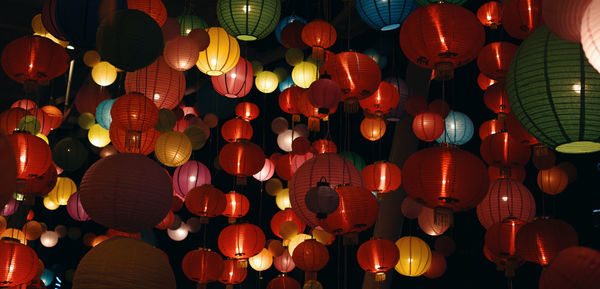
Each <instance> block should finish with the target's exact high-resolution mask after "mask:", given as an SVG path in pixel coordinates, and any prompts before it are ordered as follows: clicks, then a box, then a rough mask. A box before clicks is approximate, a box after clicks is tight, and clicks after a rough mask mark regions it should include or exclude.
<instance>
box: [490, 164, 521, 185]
mask: <svg viewBox="0 0 600 289" xmlns="http://www.w3.org/2000/svg"><path fill="white" fill-rule="evenodd" d="M488 176H489V177H490V182H494V181H495V180H497V179H504V178H509V179H513V180H516V181H518V182H520V183H523V181H525V177H526V172H525V167H522V166H516V167H502V168H499V167H493V166H489V167H488Z"/></svg>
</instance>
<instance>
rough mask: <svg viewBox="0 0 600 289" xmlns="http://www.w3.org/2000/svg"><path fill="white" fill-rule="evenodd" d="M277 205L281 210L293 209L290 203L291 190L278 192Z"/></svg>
mask: <svg viewBox="0 0 600 289" xmlns="http://www.w3.org/2000/svg"><path fill="white" fill-rule="evenodd" d="M275 204H276V205H277V207H278V208H279V209H280V210H285V209H289V208H291V207H292V203H291V201H290V190H289V189H283V190H281V191H279V192H277V195H276V196H275Z"/></svg>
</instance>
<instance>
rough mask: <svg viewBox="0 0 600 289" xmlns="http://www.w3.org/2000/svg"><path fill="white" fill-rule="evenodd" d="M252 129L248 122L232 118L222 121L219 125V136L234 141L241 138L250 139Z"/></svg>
mask: <svg viewBox="0 0 600 289" xmlns="http://www.w3.org/2000/svg"><path fill="white" fill-rule="evenodd" d="M253 133H254V130H253V129H252V125H251V124H250V122H248V121H245V120H242V119H239V118H234V119H230V120H228V121H226V122H225V123H223V126H222V127H221V136H223V139H225V140H226V141H227V142H236V141H238V140H241V139H246V140H248V139H251V138H252V135H253Z"/></svg>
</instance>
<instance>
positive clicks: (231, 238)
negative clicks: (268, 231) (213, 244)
mask: <svg viewBox="0 0 600 289" xmlns="http://www.w3.org/2000/svg"><path fill="white" fill-rule="evenodd" d="M218 242H219V250H220V251H221V253H222V254H223V255H225V256H227V257H229V258H233V259H247V258H250V257H252V256H254V255H256V254H258V253H260V252H261V250H262V249H263V248H264V247H265V242H266V240H265V234H264V233H263V231H262V230H261V229H260V228H259V227H258V226H256V225H252V224H233V225H229V226H227V227H225V228H224V229H223V230H221V232H220V233H219V238H218Z"/></svg>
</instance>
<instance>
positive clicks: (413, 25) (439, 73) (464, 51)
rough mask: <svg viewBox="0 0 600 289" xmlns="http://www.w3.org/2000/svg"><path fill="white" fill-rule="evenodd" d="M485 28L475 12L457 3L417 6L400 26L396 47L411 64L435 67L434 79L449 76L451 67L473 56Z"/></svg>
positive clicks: (463, 63)
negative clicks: (398, 45)
mask: <svg viewBox="0 0 600 289" xmlns="http://www.w3.org/2000/svg"><path fill="white" fill-rule="evenodd" d="M484 41H485V32H484V30H483V27H482V26H481V24H480V23H479V21H478V20H477V17H475V15H474V14H473V13H472V12H471V11H469V10H467V9H465V8H463V7H461V6H458V5H454V4H449V3H443V2H441V3H437V4H431V5H425V6H421V7H419V8H418V9H417V10H415V11H414V12H413V13H411V14H410V15H409V16H408V17H407V18H406V20H405V21H404V23H403V24H402V27H401V29H400V47H401V48H402V51H403V52H404V55H406V57H408V59H410V60H411V61H412V62H414V63H415V64H417V65H419V66H421V67H425V68H429V69H435V75H436V77H435V78H436V79H438V80H443V79H451V78H453V75H454V72H453V70H454V68H457V67H460V66H463V65H465V64H467V63H469V62H471V60H473V59H475V57H477V53H479V51H480V50H481V48H482V47H483V44H484Z"/></svg>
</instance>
